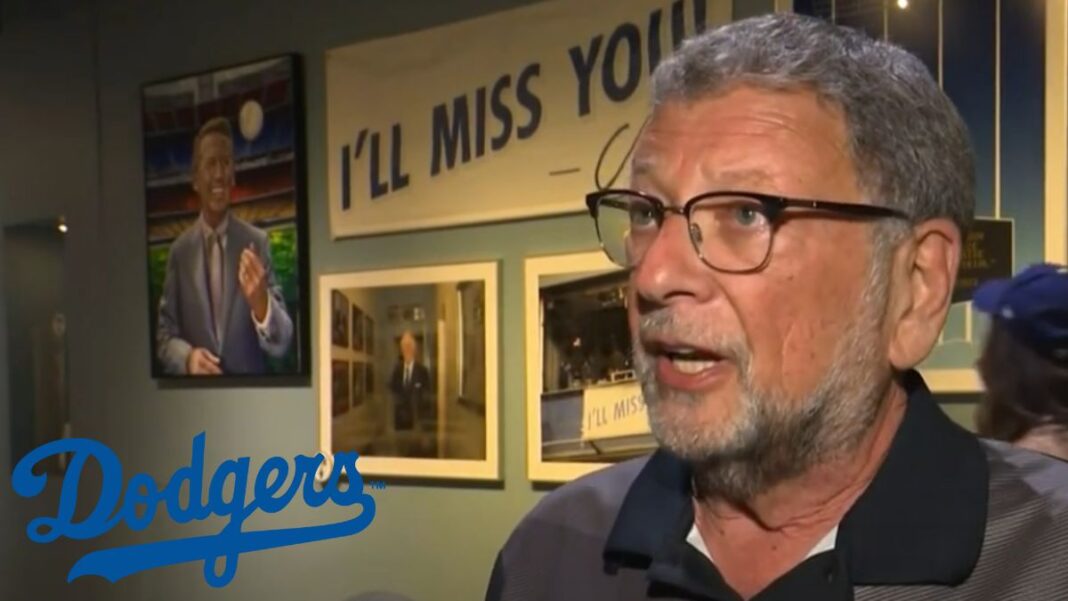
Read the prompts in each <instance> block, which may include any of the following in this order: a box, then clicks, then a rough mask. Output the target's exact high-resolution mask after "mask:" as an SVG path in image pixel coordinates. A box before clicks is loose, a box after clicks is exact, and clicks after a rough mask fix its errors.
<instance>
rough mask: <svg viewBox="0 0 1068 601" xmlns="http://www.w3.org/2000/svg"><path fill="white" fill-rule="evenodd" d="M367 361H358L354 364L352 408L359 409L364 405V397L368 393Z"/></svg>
mask: <svg viewBox="0 0 1068 601" xmlns="http://www.w3.org/2000/svg"><path fill="white" fill-rule="evenodd" d="M368 367H369V366H368V364H367V363H366V362H365V361H357V362H355V363H353V364H352V406H353V407H359V406H360V405H362V404H363V400H364V395H365V394H366V393H367V368H368Z"/></svg>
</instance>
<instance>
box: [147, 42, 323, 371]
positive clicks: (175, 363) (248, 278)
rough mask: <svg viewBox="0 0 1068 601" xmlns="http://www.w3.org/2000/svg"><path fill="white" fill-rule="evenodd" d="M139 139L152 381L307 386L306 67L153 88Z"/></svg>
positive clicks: (241, 70)
mask: <svg viewBox="0 0 1068 601" xmlns="http://www.w3.org/2000/svg"><path fill="white" fill-rule="evenodd" d="M142 128H143V129H142V131H143V152H144V157H143V159H144V182H145V221H146V223H145V225H146V235H147V251H148V256H147V260H148V273H149V286H148V288H149V290H148V292H149V293H148V300H149V306H148V314H149V320H150V321H149V324H150V348H151V355H152V376H153V377H155V378H160V379H163V378H184V377H198V376H199V377H213V378H227V377H243V376H244V377H247V376H252V377H256V378H265V377H266V378H268V379H270V378H271V377H273V376H289V377H293V376H307V374H308V370H309V359H310V357H309V352H308V348H309V347H308V297H307V290H308V279H307V278H308V269H307V218H306V198H305V181H304V179H305V176H304V161H305V157H304V127H303V89H302V84H301V78H300V63H299V57H297V56H296V55H284V56H279V57H273V58H268V59H264V60H258V61H256V62H252V63H246V64H241V65H234V66H228V67H224V68H219V69H215V70H210V71H205V72H202V73H196V74H190V75H185V76H182V77H176V78H171V79H168V80H166V81H158V82H153V83H150V84H146V85H145V86H143V87H142Z"/></svg>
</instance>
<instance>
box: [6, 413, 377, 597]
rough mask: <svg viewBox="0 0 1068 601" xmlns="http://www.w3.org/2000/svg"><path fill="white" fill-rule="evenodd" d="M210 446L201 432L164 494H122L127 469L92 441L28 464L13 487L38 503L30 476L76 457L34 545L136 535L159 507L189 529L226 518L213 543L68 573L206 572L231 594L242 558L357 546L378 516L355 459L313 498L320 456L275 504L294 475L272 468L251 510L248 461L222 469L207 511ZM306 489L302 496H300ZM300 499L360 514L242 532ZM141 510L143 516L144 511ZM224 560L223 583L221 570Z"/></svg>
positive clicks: (35, 528)
mask: <svg viewBox="0 0 1068 601" xmlns="http://www.w3.org/2000/svg"><path fill="white" fill-rule="evenodd" d="M204 441H205V434H204V433H203V432H201V433H200V434H198V435H197V436H196V437H195V438H194V439H193V449H192V461H191V462H190V464H189V465H188V466H184V467H181V468H178V469H177V470H176V471H175V472H174V474H173V475H172V476H171V478H170V481H169V482H168V483H167V486H166V487H164V488H163V489H162V490H161V489H160V488H159V487H158V486H157V485H156V481H155V480H153V478H152V477H151V476H149V475H148V474H136V475H134V476H133V477H131V478H130V481H129V482H128V483H127V484H126V489H125V494H123V490H122V465H121V463H120V462H119V458H118V457H117V456H116V455H115V453H114V452H112V451H111V449H109V448H108V447H107V446H105V445H103V444H102V443H100V442H97V441H94V440H90V439H85V438H68V439H61V440H56V441H53V442H50V443H48V444H45V445H42V446H41V447H38V448H37V449H35V450H33V451H31V452H30V453H29V454H27V455H26V456H25V457H24V458H23V459H22V460H21V461H19V463H18V465H16V466H15V470H14V474H13V475H12V486H13V487H14V489H15V492H16V493H18V494H19V495H21V496H23V497H34V496H37V495H38V494H40V493H41V491H42V490H44V486H45V482H46V480H47V478H48V476H47V475H45V474H35V473H33V467H34V466H35V465H36V464H37V463H39V462H41V461H42V460H45V459H47V458H49V457H51V456H53V455H60V454H64V453H70V454H71V455H72V457H71V459H70V463H69V465H68V468H67V471H66V473H65V475H64V477H63V484H62V490H61V492H60V498H59V507H58V511H57V512H56V515H55V516H54V517H38V518H35V519H33V520H31V521H30V523H29V525H28V526H27V528H26V533H27V536H29V538H30V540H32V541H34V542H37V543H50V542H52V541H55V540H56V539H58V538H60V537H63V536H65V537H67V538H69V539H75V540H85V539H91V538H96V537H98V536H101V535H103V534H104V533H106V532H108V531H109V530H111V529H112V528H114V527H115V526H116V525H117V524H118V523H119V522H126V525H127V527H129V528H130V529H131V530H143V529H144V528H146V527H147V526H148V525H149V524H150V523H152V520H153V519H154V518H155V516H156V511H157V506H158V505H159V503H161V502H162V503H163V504H164V506H165V508H166V511H167V514H168V515H169V516H170V517H171V519H172V520H174V521H175V522H177V523H179V524H184V523H187V522H189V521H192V520H204V519H206V518H208V517H210V516H212V515H216V516H219V517H227V516H229V518H230V520H229V522H228V523H227V525H226V526H224V527H223V529H222V531H220V532H219V533H218V534H215V535H211V536H197V537H191V538H184V539H176V540H168V541H160V542H154V543H147V544H139V545H131V546H127V547H117V548H113V549H105V550H101V551H94V552H92V553H89V554H87V555H85V556H84V557H82V558H81V559H80V560H78V561H77V562H76V563H75V564H74V566H73V567H72V568H71V570H70V572H69V573H68V575H67V581H68V582H71V581H73V580H74V579H76V578H79V577H81V576H102V577H104V578H106V579H107V580H109V581H111V582H117V581H118V580H120V579H122V578H125V577H127V576H130V575H132V574H136V573H138V572H142V571H145V570H150V569H153V568H159V567H164V566H168V565H173V564H178V563H185V562H190V561H203V562H204V579H205V580H206V581H207V582H208V584H210V585H211V586H214V587H222V586H226V585H227V584H229V583H230V581H231V580H233V578H234V575H235V574H236V572H237V560H238V557H239V556H240V555H241V554H242V553H249V552H252V551H262V550H265V549H273V548H277V547H286V546H291V545H298V544H303V543H309V542H314V541H320V540H326V539H331V538H339V537H343V536H351V535H354V534H357V533H359V532H362V531H363V530H364V529H365V528H367V527H368V526H369V525H370V524H371V521H372V520H373V519H374V516H375V501H374V499H373V498H372V497H371V496H370V495H368V494H366V493H364V492H363V478H362V477H361V476H360V473H359V471H358V470H357V469H356V460H357V458H358V455H357V454H356V453H337V454H335V455H334V463H333V469H332V470H331V472H330V476H329V478H327V480H326V482H325V483H323V485H322V488H321V489H320V490H317V489H316V488H317V487H316V473H317V471H318V470H319V469H320V465H322V463H323V455H322V454H321V453H320V454H318V455H316V456H315V457H306V456H303V455H298V456H296V457H295V458H294V471H293V480H292V482H291V483H290V484H289V487H288V488H287V489H286V490H285V491H284V492H282V493H281V494H280V495H279V494H277V493H278V492H279V491H280V489H281V488H282V485H283V483H284V482H285V481H286V478H287V476H288V473H289V463H288V462H287V461H286V460H285V459H283V458H281V457H271V458H269V459H267V461H265V462H264V463H263V465H262V466H261V467H260V470H259V472H258V473H257V474H256V481H255V483H254V486H253V491H254V494H253V498H252V500H251V501H250V502H249V503H248V504H246V503H245V501H246V499H245V495H246V490H247V485H248V477H249V458H248V457H241V458H239V459H236V460H227V461H224V462H223V463H222V464H221V465H219V467H218V468H217V469H216V470H215V473H214V474H213V475H212V477H211V481H210V482H209V484H208V503H207V505H204V504H203V486H204ZM90 459H95V460H96V461H97V462H98V463H99V465H100V469H101V471H102V473H103V481H102V486H101V493H100V498H99V499H98V500H97V503H96V507H95V508H94V509H93V511H92V513H91V514H90V515H89V516H88V517H87V518H85V519H84V520H82V521H80V522H75V521H74V513H75V509H76V508H77V502H78V485H79V481H80V479H81V475H82V470H83V469H84V468H85V465H86V463H87V462H88V461H89V460H90ZM342 472H344V473H345V474H346V475H347V477H348V487H347V488H345V489H341V488H340V487H339V480H340V477H341V474H342ZM228 481H232V483H233V486H232V491H233V492H232V494H231V495H230V498H229V499H228V500H227V499H224V498H223V494H224V493H223V491H224V489H225V488H226V485H227V482H228ZM186 483H188V485H189V494H188V499H189V501H188V503H187V505H186V506H185V507H182V506H181V500H180V493H181V489H182V487H183V485H184V484H186ZM302 484H303V486H302ZM298 489H302V493H303V498H304V502H305V503H307V504H308V506H309V507H319V506H321V505H323V504H324V503H326V502H327V501H328V500H329V501H331V502H332V503H334V504H335V505H338V506H342V507H348V506H352V505H360V506H361V508H362V510H361V512H360V513H359V514H358V515H356V516H355V517H353V518H351V519H349V520H345V521H342V522H337V523H334V524H323V525H316V526H305V527H299V528H282V529H277V530H259V531H252V532H242V530H241V527H242V524H243V523H244V521H245V520H246V519H247V518H248V517H249V516H251V515H252V514H254V513H255V512H256V511H258V510H261V511H263V512H265V513H277V512H279V511H281V510H282V509H284V508H285V507H286V506H287V505H289V503H290V501H292V500H293V497H294V496H295V495H296V493H297V491H298ZM142 508H143V510H142ZM219 559H222V560H223V569H222V573H221V574H216V573H215V565H216V563H217V561H218V560H219Z"/></svg>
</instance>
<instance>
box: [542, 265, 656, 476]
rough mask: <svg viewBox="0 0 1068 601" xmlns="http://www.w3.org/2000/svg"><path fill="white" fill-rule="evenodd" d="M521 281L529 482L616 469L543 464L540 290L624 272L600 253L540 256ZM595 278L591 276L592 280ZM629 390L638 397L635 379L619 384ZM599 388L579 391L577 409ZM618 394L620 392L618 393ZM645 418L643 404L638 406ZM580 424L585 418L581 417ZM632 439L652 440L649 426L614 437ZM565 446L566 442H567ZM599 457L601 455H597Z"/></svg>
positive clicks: (589, 462) (594, 463)
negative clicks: (548, 283)
mask: <svg viewBox="0 0 1068 601" xmlns="http://www.w3.org/2000/svg"><path fill="white" fill-rule="evenodd" d="M523 272H524V275H523V278H524V292H523V294H524V337H525V342H524V349H525V355H524V357H525V365H526V374H525V395H524V397H525V404H526V423H527V452H526V455H527V477H528V479H529V480H531V481H533V482H542V483H562V482H568V481H571V480H574V479H576V478H579V477H581V476H584V475H586V474H589V473H592V472H594V471H597V470H599V469H602V468H606V467H609V466H611V465H614V464H615V462H614V461H611V460H609V461H593V460H589V459H583V460H581V461H579V460H568V459H553V460H549V459H546V451H545V449H546V447H547V444H551V443H547V442H546V441H545V440H544V438H545V432H546V429H545V428H546V427H545V423H546V420H547V419H551V417H550V416H546V415H545V414H543V392H544V390H545V384H544V382H545V379H544V369H545V367H544V359H545V353H544V335H545V334H544V333H545V327H546V325H547V323H548V318H547V316H546V312H545V310H544V306H543V302H542V297H541V290H542V281H543V278H545V279H548V278H557V279H564V280H566V279H568V278H571V277H574V278H575V279H582V278H583V277H585V276H588V277H591V278H596V277H601V276H603V275H609V274H612V275H615V274H617V273H622V272H623V270H622V269H621V268H620V267H619V266H618V265H615V264H614V263H612V262H611V261H610V260H609V259H608V257H607V256H606V255H605V254H604V252H603V251H601V250H597V251H590V252H575V253H565V254H553V255H540V256H531V257H527V258H526V259H525V261H524V267H523ZM591 274H594V275H591ZM615 386H616V385H615V384H607V385H605V386H604V387H603V388H601V389H602V390H606V389H610V388H612V387H615ZM619 386H627V387H629V389H630V393H628V394H631V396H633V392H634V391H637V393H638V394H639V395H640V387H639V386H638V385H637V382H636V380H635V381H633V382H632V383H627V384H619ZM599 387H600V385H590V386H588V387H583V397H584V398H583V399H582V403H583V405H582V406H581V407H580V410H581V411H582V412H583V413H584V412H585V411H586V407H585V403H586V402H587V400H586V398H585V394H586V391H587V390H592V389H595V388H599ZM617 390H619V389H618V388H617ZM642 408H643V411H642V415H644V403H643V404H642ZM581 419H583V420H584V419H585V418H584V417H583V418H581ZM635 437H640V438H647V439H649V440H651V433H650V431H649V429H648V425H647V423H646V425H645V426H644V428H643V429H641V431H640V434H629V435H627V436H622V437H619V438H617V439H616V440H617V441H628V440H629V441H633V440H635ZM565 442H569V441H565ZM570 442H575V441H570ZM584 442H586V443H588V444H589V445H590V446H594V447H596V443H597V442H598V441H593V440H588V441H584ZM651 448H652V446H641V447H640V450H637V447H633V448H632V449H631V450H633V451H634V454H641V453H644V452H645V450H646V449H651ZM598 452H599V451H598Z"/></svg>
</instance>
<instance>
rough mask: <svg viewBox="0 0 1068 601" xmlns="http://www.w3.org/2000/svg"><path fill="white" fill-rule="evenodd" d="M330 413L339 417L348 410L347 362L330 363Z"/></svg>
mask: <svg viewBox="0 0 1068 601" xmlns="http://www.w3.org/2000/svg"><path fill="white" fill-rule="evenodd" d="M330 390H331V392H330V398H331V404H330V407H331V413H332V414H333V415H341V414H343V413H347V412H348V410H349V398H350V396H351V395H350V394H349V390H350V388H349V362H348V361H331V362H330Z"/></svg>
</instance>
